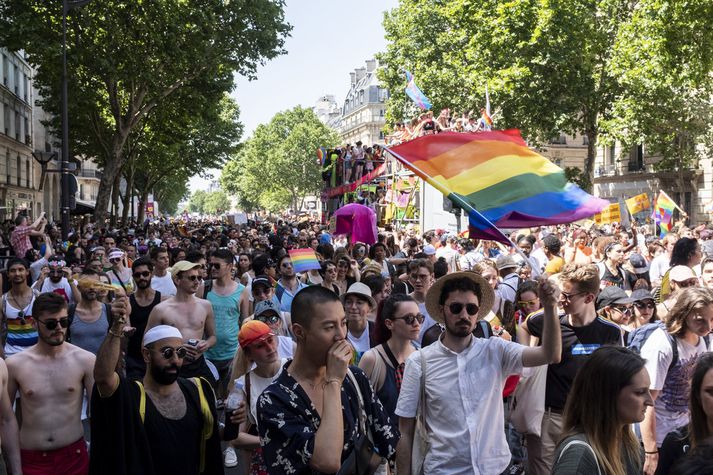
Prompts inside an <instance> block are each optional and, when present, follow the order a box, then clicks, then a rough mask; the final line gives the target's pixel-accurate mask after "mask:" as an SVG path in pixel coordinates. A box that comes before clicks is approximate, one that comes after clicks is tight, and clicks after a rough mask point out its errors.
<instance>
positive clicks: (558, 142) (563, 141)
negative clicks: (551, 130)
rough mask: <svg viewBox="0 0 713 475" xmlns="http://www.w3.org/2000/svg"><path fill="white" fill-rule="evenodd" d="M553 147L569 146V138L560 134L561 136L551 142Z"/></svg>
mask: <svg viewBox="0 0 713 475" xmlns="http://www.w3.org/2000/svg"><path fill="white" fill-rule="evenodd" d="M550 144H552V145H567V136H566V135H564V134H559V136H557V137H555V138H553V139H552V140H550Z"/></svg>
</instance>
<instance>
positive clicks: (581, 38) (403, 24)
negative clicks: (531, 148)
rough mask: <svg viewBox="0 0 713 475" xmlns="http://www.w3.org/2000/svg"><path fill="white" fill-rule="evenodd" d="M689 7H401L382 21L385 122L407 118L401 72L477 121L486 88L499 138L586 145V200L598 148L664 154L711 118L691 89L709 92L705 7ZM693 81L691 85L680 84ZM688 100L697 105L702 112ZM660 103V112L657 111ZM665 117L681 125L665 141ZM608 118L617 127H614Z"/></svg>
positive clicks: (657, 3)
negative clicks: (621, 143)
mask: <svg viewBox="0 0 713 475" xmlns="http://www.w3.org/2000/svg"><path fill="white" fill-rule="evenodd" d="M694 3H695V2H674V1H673V0H671V1H666V0H642V1H639V2H628V1H623V0H596V1H591V0H560V1H556V2H542V1H539V0H511V1H508V2H502V1H500V0H481V1H479V2H472V1H470V0H453V1H449V2H433V1H430V0H401V1H400V3H399V6H398V7H397V8H395V9H394V10H392V11H391V12H389V13H387V14H386V15H385V18H384V27H385V30H386V36H387V39H388V40H389V43H388V46H387V49H386V51H385V52H384V53H382V54H381V55H380V56H379V59H380V61H381V64H382V65H384V66H385V68H384V69H383V70H382V71H380V75H381V78H382V79H383V81H384V82H385V84H386V86H387V87H388V88H389V90H390V92H391V100H390V102H389V109H388V113H387V116H388V118H389V119H390V120H392V121H393V120H394V119H401V118H404V117H408V116H405V115H404V112H405V111H406V110H407V107H409V105H408V99H407V98H406V97H405V94H404V92H403V89H404V86H405V79H404V75H403V69H408V70H410V71H411V72H413V73H414V75H415V76H416V79H417V82H418V83H419V85H420V86H421V88H422V89H423V90H424V93H425V94H426V95H427V96H428V97H429V99H431V101H432V102H433V104H434V109H436V110H439V109H441V108H444V107H451V108H452V109H455V111H456V112H458V113H460V112H465V111H474V112H476V114H477V111H478V109H479V108H480V107H482V106H483V105H484V102H485V101H484V89H485V85H486V83H487V84H488V85H489V89H490V95H491V100H492V103H493V109H494V110H497V111H498V112H497V116H496V121H497V126H498V128H508V127H516V128H519V129H521V130H522V132H523V135H524V136H525V137H526V139H527V140H528V141H530V143H531V144H533V145H539V144H545V143H547V142H548V141H549V140H551V139H552V138H553V137H556V136H557V135H558V134H559V133H560V132H564V133H567V134H571V135H573V134H575V133H578V134H582V135H584V136H586V137H587V138H588V143H589V146H588V147H589V148H588V154H587V158H586V160H585V164H584V169H583V173H582V177H581V181H582V183H583V184H584V185H585V187H586V188H590V187H591V180H592V178H593V165H594V159H595V157H596V152H597V151H596V146H597V143H598V140H599V138H600V136H601V137H603V138H604V139H605V140H611V139H612V138H617V139H626V140H628V142H629V143H632V144H633V143H636V142H637V141H638V142H641V141H646V142H647V143H648V142H652V143H654V142H656V143H660V144H661V145H663V144H666V143H670V142H671V137H672V136H679V135H680V134H679V132H681V131H684V132H685V131H686V130H687V129H689V128H690V127H691V124H690V121H689V120H688V119H689V118H691V117H692V115H693V114H694V111H696V110H700V107H701V106H702V105H703V104H701V102H703V103H705V104H706V105H707V106H710V97H711V94H710V92H708V93H704V94H700V92H699V91H700V89H697V88H700V86H701V83H702V82H704V78H705V79H706V80H708V81H710V80H711V77H710V70H711V68H710V57H711V51H712V50H711V40H710V38H711V31H713V29H711V28H710V27H709V26H710V25H709V23H710V18H711V8H713V7H711V2H700V3H699V4H697V6H694ZM703 4H705V6H703ZM705 24H708V26H705ZM682 38H683V39H682ZM684 57H685V58H684ZM679 64H682V65H685V66H684V67H683V68H682V70H679V69H678V67H677V65H679ZM668 73H674V74H672V75H670V76H668V77H666V76H667V74H668ZM690 76H694V77H695V78H696V81H688V82H687V81H685V80H684V79H686V78H687V77H690ZM674 83H675V84H677V85H679V86H680V89H676V88H674V87H673V85H674ZM632 86H635V87H632ZM691 94H693V95H698V94H700V95H699V96H698V97H699V98H700V101H699V102H698V106H692V105H691V102H690V101H689V97H690V95H691ZM674 96H675V98H674ZM661 98H667V100H665V101H664V102H665V103H664V107H662V108H661V110H657V109H658V104H659V99H661ZM671 102H673V103H675V104H676V105H675V106H669V103H671ZM684 104H688V107H691V109H692V110H691V111H690V112H689V113H688V114H685V113H683V112H684V111H685V110H684V107H683V105H684ZM671 112H677V113H678V117H677V120H676V121H673V122H670V123H669V124H668V126H670V128H671V129H672V132H671V133H670V134H669V136H668V138H664V135H661V134H660V132H661V131H660V130H659V127H660V124H661V121H662V119H663V118H664V117H665V116H666V115H667V114H668V113H671ZM615 114H616V115H621V116H622V117H623V118H624V119H623V120H619V121H617V120H613V118H614V117H615ZM624 114H626V115H624ZM707 117H708V121H707V124H706V126H704V128H706V127H708V128H710V120H709V117H710V115H708V116H707ZM678 119H680V120H678ZM639 121H641V122H642V124H638V122H639ZM683 122H687V123H686V124H683ZM632 125H633V127H632ZM686 135H690V134H686ZM661 139H663V140H661ZM690 143H691V142H690V141H689V144H690ZM660 148H661V151H662V153H669V152H668V151H667V150H666V149H665V147H660Z"/></svg>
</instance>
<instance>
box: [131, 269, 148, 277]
mask: <svg viewBox="0 0 713 475" xmlns="http://www.w3.org/2000/svg"><path fill="white" fill-rule="evenodd" d="M132 275H133V276H134V279H136V278H137V277H148V276H150V275H151V272H149V271H147V270H145V271H143V272H134V273H133V274H132Z"/></svg>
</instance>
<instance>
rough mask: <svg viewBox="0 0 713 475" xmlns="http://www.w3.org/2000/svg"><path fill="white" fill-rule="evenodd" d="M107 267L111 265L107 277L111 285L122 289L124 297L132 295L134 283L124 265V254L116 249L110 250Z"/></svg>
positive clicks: (129, 270) (129, 271)
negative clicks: (124, 293)
mask: <svg viewBox="0 0 713 475" xmlns="http://www.w3.org/2000/svg"><path fill="white" fill-rule="evenodd" d="M109 265H111V269H109V271H108V272H107V275H109V279H111V283H112V284H115V285H117V286H119V287H122V288H123V289H124V292H126V295H131V294H133V293H134V281H133V280H132V278H131V269H129V268H128V267H127V265H126V253H125V252H124V251H122V250H121V249H118V248H114V249H112V250H110V251H109Z"/></svg>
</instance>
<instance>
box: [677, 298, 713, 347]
mask: <svg viewBox="0 0 713 475" xmlns="http://www.w3.org/2000/svg"><path fill="white" fill-rule="evenodd" d="M709 305H713V290H711V289H709V288H707V287H688V288H684V289H681V290H680V291H679V294H678V299H677V300H676V304H675V305H674V306H673V308H672V309H671V311H670V312H669V313H668V315H667V316H666V330H667V331H668V332H669V333H670V334H671V335H674V336H677V337H679V338H683V336H684V335H685V334H686V330H688V327H687V325H686V318H688V316H689V315H690V314H692V313H693V312H696V311H698V310H701V309H703V308H705V307H707V306H709Z"/></svg>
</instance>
